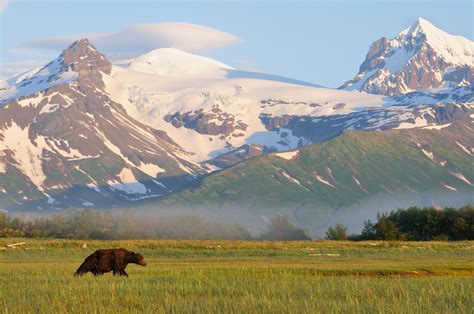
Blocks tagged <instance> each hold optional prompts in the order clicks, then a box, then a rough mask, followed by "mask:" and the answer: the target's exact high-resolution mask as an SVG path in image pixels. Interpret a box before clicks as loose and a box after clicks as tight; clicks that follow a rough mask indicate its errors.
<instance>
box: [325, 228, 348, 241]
mask: <svg viewBox="0 0 474 314" xmlns="http://www.w3.org/2000/svg"><path fill="white" fill-rule="evenodd" d="M326 239H328V240H347V228H346V227H344V225H342V224H336V225H335V226H334V227H329V228H328V231H327V232H326Z"/></svg>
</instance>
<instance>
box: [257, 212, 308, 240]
mask: <svg viewBox="0 0 474 314" xmlns="http://www.w3.org/2000/svg"><path fill="white" fill-rule="evenodd" d="M260 239H261V240H272V241H297V240H311V238H310V237H308V236H307V235H306V233H305V232H304V230H303V229H300V228H298V227H296V226H295V225H293V224H292V223H291V222H290V221H289V219H288V217H287V216H286V215H283V214H277V215H275V216H273V217H272V218H271V219H270V222H269V224H268V230H267V231H266V232H264V233H262V234H261V235H260Z"/></svg>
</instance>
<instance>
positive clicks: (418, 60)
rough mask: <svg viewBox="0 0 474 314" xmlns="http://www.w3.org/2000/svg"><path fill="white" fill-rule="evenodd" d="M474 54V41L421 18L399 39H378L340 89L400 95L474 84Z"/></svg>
mask: <svg viewBox="0 0 474 314" xmlns="http://www.w3.org/2000/svg"><path fill="white" fill-rule="evenodd" d="M473 56H474V42H472V41H470V40H469V39H467V38H464V37H461V36H454V35H451V34H448V33H446V32H444V31H443V30H441V29H439V28H436V27H435V26H433V25H432V24H431V23H430V22H428V21H426V20H424V19H422V18H419V19H418V20H417V21H416V22H415V23H414V24H413V25H411V26H410V27H408V28H407V29H405V30H403V31H402V32H401V33H400V34H398V35H397V36H396V37H395V38H393V39H387V38H386V37H382V38H381V39H379V40H377V41H375V42H374V43H373V44H372V45H371V46H370V49H369V52H368V53H367V56H366V58H365V61H364V62H363V63H362V64H361V66H360V69H359V73H357V75H356V76H355V77H354V78H353V79H352V80H350V81H348V82H346V83H345V84H344V85H342V86H341V87H340V88H341V89H345V90H359V91H363V92H367V93H371V94H381V95H400V94H405V93H408V92H412V91H416V90H420V89H430V88H454V87H459V86H465V87H471V86H472V85H473V83H474V66H473Z"/></svg>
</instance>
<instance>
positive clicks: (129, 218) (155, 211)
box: [10, 191, 474, 239]
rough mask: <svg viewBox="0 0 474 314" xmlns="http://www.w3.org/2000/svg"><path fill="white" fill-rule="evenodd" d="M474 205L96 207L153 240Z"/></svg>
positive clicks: (311, 230) (410, 197)
mask: <svg viewBox="0 0 474 314" xmlns="http://www.w3.org/2000/svg"><path fill="white" fill-rule="evenodd" d="M467 204H474V194H473V193H472V192H471V191H464V192H461V191H459V192H455V193H454V192H448V191H432V192H425V193H391V194H383V195H376V196H372V197H370V198H368V199H366V200H363V201H361V202H359V203H357V204H355V205H352V206H347V207H337V208H332V209H331V208H322V207H321V208H320V207H318V206H314V205H312V204H304V205H300V204H295V205H288V206H285V207H281V208H276V207H270V206H265V205H255V204H239V205H236V204H234V205H229V204H226V205H222V204H220V205H212V204H211V205H205V206H204V205H201V206H188V207H176V206H163V205H158V206H155V205H151V204H149V205H145V206H143V205H142V206H141V207H140V208H127V209H125V208H122V209H113V210H110V211H107V210H98V211H99V212H101V213H105V212H109V213H111V214H112V216H116V217H119V216H120V217H122V218H121V222H118V224H119V226H120V228H121V230H120V233H121V237H126V235H127V234H128V235H129V236H130V237H131V238H134V237H139V236H137V232H141V233H142V234H148V235H149V237H150V238H153V237H161V238H188V239H189V238H199V239H206V238H209V239H211V238H222V239H232V238H238V239H246V238H249V236H251V237H253V238H256V237H258V235H259V234H261V233H262V232H264V231H265V230H266V228H267V224H268V221H269V219H271V218H272V217H273V216H274V215H276V214H284V215H286V216H288V218H289V220H290V221H291V222H292V223H293V224H295V225H296V226H298V227H300V228H302V229H304V230H305V232H306V233H307V234H308V235H309V236H311V237H312V238H313V239H322V238H324V236H325V232H326V231H327V228H328V227H329V226H332V225H334V224H343V225H345V226H346V227H347V229H348V233H349V234H357V233H360V231H361V230H362V227H363V223H364V221H366V220H368V219H370V220H372V221H375V220H376V216H377V213H386V212H390V211H392V210H396V209H398V208H407V207H411V206H426V207H429V206H432V207H462V206H464V205H467ZM81 212H82V209H81V210H63V211H58V212H55V213H54V215H66V216H69V215H72V216H74V215H80V214H81ZM50 215H52V213H37V212H36V213H34V212H33V213H11V214H10V216H13V217H18V218H21V219H22V220H26V221H32V220H34V219H35V218H39V217H44V216H50Z"/></svg>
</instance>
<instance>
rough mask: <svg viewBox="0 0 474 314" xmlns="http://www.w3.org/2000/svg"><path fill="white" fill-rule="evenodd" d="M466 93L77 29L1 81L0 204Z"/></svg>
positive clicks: (164, 181)
mask: <svg viewBox="0 0 474 314" xmlns="http://www.w3.org/2000/svg"><path fill="white" fill-rule="evenodd" d="M472 99H473V92H472V90H471V89H470V88H467V87H458V88H457V89H456V92H455V93H454V92H453V91H452V90H449V93H448V94H445V93H444V92H443V90H441V89H438V90H436V91H420V92H413V93H409V94H405V95H403V96H400V97H385V96H381V95H371V94H367V93H360V92H353V91H344V90H335V89H329V88H321V87H315V86H313V85H311V84H309V83H306V82H300V81H297V80H292V79H288V78H285V77H281V76H274V75H267V74H261V73H260V74H258V73H251V72H245V71H239V70H238V69H234V68H232V67H230V66H227V65H225V64H223V63H220V62H218V61H215V60H212V59H209V58H205V57H201V56H196V55H192V54H189V53H185V52H181V51H179V50H176V49H158V50H154V51H151V52H149V53H147V54H145V55H143V56H139V57H137V58H133V59H130V60H128V61H127V62H126V63H125V64H122V66H120V65H112V64H111V63H110V62H109V61H108V60H107V58H106V57H105V56H104V55H103V54H101V53H99V52H98V51H97V50H96V49H95V47H94V46H92V45H91V44H90V43H89V41H88V40H87V39H83V40H80V41H77V42H75V43H73V44H72V45H71V46H70V47H68V48H67V49H65V50H64V51H63V52H62V53H61V54H60V56H59V57H58V58H56V59H55V60H53V61H52V62H51V63H49V64H47V65H46V66H44V67H42V68H39V69H35V70H33V71H29V72H27V73H24V74H21V75H17V76H14V77H12V78H10V79H7V80H4V81H1V82H0V205H1V204H11V203H15V204H17V205H15V206H24V207H29V206H32V204H35V206H41V207H42V208H46V207H47V206H48V207H52V208H64V207H68V206H107V207H110V206H112V205H114V204H119V203H122V202H131V201H137V200H143V199H150V198H156V197H160V196H163V195H166V194H169V193H171V192H175V191H177V190H179V189H181V188H182V187H183V186H184V185H185V184H187V183H188V182H189V181H191V180H194V179H196V178H199V177H201V176H203V175H205V174H208V173H210V172H213V171H215V170H217V169H221V168H224V167H229V166H232V165H234V164H235V163H237V162H239V161H241V160H244V159H247V158H249V157H253V156H258V155H261V154H265V153H269V152H274V151H279V152H283V151H288V150H292V149H295V148H298V147H301V146H304V145H307V144H311V143H318V142H321V141H325V140H327V139H330V138H333V137H336V136H338V135H340V134H342V132H343V131H344V130H348V129H355V130H368V131H372V130H385V129H393V128H400V129H406V128H427V129H433V128H435V129H436V128H444V127H446V126H448V125H449V124H450V123H452V121H454V120H465V121H472V116H473V113H474V111H473V106H472ZM2 206H3V205H2ZM4 207H7V206H4Z"/></svg>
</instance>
